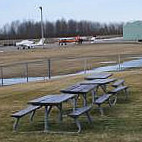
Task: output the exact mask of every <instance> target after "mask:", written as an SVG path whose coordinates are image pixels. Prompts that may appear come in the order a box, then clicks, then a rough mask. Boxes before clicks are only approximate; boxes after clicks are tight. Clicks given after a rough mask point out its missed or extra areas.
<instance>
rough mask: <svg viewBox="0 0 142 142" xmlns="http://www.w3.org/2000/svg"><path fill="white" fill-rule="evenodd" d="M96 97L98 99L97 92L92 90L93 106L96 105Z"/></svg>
mask: <svg viewBox="0 0 142 142" xmlns="http://www.w3.org/2000/svg"><path fill="white" fill-rule="evenodd" d="M95 97H96V92H95V90H92V104H94V103H95Z"/></svg>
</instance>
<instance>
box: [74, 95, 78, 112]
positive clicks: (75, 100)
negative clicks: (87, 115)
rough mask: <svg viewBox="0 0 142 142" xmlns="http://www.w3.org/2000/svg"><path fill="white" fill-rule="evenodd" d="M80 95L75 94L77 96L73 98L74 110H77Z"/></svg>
mask: <svg viewBox="0 0 142 142" xmlns="http://www.w3.org/2000/svg"><path fill="white" fill-rule="evenodd" d="M78 97H79V95H77V96H75V98H74V99H73V110H76V107H77V99H78Z"/></svg>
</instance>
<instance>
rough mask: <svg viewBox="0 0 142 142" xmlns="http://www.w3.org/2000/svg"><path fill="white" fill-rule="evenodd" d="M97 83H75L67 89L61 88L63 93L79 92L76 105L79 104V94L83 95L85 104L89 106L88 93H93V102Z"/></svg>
mask: <svg viewBox="0 0 142 142" xmlns="http://www.w3.org/2000/svg"><path fill="white" fill-rule="evenodd" d="M96 87H97V85H94V84H75V85H73V86H70V87H68V88H66V89H63V90H61V92H63V93H68V94H77V97H76V99H75V107H76V105H77V99H78V97H79V95H80V94H81V96H82V97H83V102H84V103H83V106H87V94H88V93H89V92H91V93H92V103H93V102H94V97H95V91H94V90H95V88H96Z"/></svg>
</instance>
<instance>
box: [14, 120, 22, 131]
mask: <svg viewBox="0 0 142 142" xmlns="http://www.w3.org/2000/svg"><path fill="white" fill-rule="evenodd" d="M19 120H20V118H17V119H16V120H15V122H14V125H13V130H14V131H17V127H18V122H19Z"/></svg>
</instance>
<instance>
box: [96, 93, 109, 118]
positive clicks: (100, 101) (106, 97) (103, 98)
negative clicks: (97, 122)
mask: <svg viewBox="0 0 142 142" xmlns="http://www.w3.org/2000/svg"><path fill="white" fill-rule="evenodd" d="M110 97H111V94H104V95H102V96H100V97H99V98H97V99H96V100H95V104H97V105H98V107H99V110H100V113H101V115H103V108H102V107H101V105H102V104H103V103H105V102H106V101H109V99H110ZM109 105H111V104H110V103H109Z"/></svg>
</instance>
